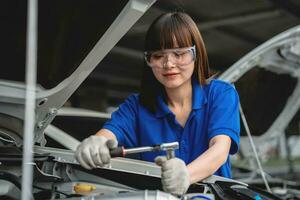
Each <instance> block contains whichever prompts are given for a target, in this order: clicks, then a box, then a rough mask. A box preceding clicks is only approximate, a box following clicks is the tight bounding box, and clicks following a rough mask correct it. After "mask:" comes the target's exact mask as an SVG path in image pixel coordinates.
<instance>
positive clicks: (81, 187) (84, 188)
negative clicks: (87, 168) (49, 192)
mask: <svg viewBox="0 0 300 200" xmlns="http://www.w3.org/2000/svg"><path fill="white" fill-rule="evenodd" d="M95 189H96V186H94V185H92V184H88V183H77V184H75V185H74V191H75V192H76V193H77V194H82V193H89V192H91V191H93V190H95Z"/></svg>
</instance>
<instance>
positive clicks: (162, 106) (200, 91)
mask: <svg viewBox="0 0 300 200" xmlns="http://www.w3.org/2000/svg"><path fill="white" fill-rule="evenodd" d="M192 86H193V102H192V109H193V110H198V109H200V108H202V106H203V105H204V104H206V103H207V97H206V93H205V91H204V88H203V86H201V85H200V84H199V83H198V81H197V80H196V79H193V80H192ZM156 102H157V109H156V113H155V116H156V117H164V116H166V115H168V114H172V111H171V110H170V109H169V107H168V106H167V104H166V103H165V101H164V99H163V97H162V96H161V95H160V96H158V97H157V99H156Z"/></svg>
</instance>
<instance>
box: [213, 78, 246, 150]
mask: <svg viewBox="0 0 300 200" xmlns="http://www.w3.org/2000/svg"><path fill="white" fill-rule="evenodd" d="M211 98H213V99H212V103H211V105H210V110H209V122H208V139H209V140H210V139H212V138H213V137H215V136H217V135H227V136H229V137H230V138H231V147H230V151H229V153H230V154H235V153H236V152H237V151H238V147H239V137H240V117H239V97H238V94H237V91H236V90H235V88H234V87H232V86H231V85H229V84H227V83H226V84H225V83H223V86H222V87H219V88H217V89H215V90H214V91H212V94H211Z"/></svg>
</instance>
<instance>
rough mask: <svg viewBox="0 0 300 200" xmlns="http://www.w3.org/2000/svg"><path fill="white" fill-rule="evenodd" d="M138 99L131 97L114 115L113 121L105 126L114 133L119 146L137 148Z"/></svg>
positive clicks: (112, 116) (134, 96)
mask: <svg viewBox="0 0 300 200" xmlns="http://www.w3.org/2000/svg"><path fill="white" fill-rule="evenodd" d="M137 107H138V97H137V95H131V96H129V97H128V98H127V99H126V100H125V102H124V103H122V104H121V105H120V106H119V108H118V109H117V110H116V111H115V112H113V113H112V115H111V119H110V120H109V121H107V122H106V123H105V124H104V125H103V128H104V129H108V130H110V131H111V132H113V133H114V135H115V136H116V138H117V140H118V143H119V145H124V146H125V147H136V146H137V137H136V118H137Z"/></svg>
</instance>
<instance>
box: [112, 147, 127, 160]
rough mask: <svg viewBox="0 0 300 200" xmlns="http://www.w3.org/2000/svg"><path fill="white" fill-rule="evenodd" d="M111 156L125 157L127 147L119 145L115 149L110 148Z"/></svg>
mask: <svg viewBox="0 0 300 200" xmlns="http://www.w3.org/2000/svg"><path fill="white" fill-rule="evenodd" d="M110 157H112V158H115V157H125V149H124V147H123V146H122V147H117V148H115V149H112V150H110Z"/></svg>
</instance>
